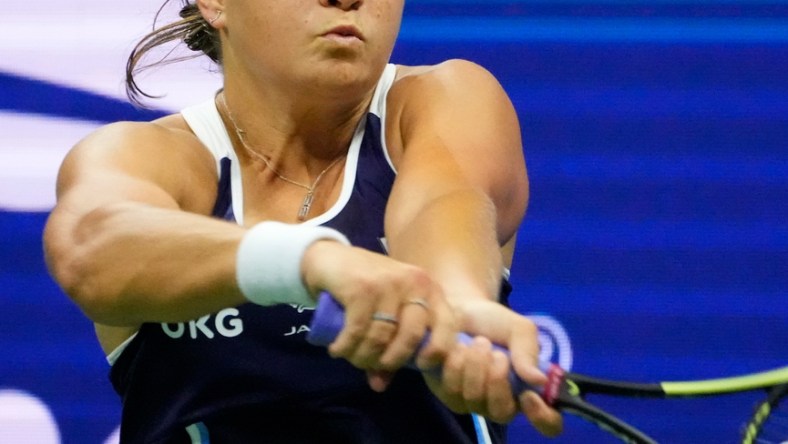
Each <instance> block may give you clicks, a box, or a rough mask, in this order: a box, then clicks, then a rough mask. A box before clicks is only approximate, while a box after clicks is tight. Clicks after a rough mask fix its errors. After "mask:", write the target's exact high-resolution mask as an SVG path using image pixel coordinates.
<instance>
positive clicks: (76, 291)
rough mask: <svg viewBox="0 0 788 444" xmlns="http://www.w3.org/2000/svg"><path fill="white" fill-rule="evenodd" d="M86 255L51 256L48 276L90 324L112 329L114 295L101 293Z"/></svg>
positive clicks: (73, 253)
mask: <svg viewBox="0 0 788 444" xmlns="http://www.w3.org/2000/svg"><path fill="white" fill-rule="evenodd" d="M84 257H85V254H84V253H80V252H71V253H70V254H68V255H48V260H47V262H48V266H49V272H50V274H51V276H52V278H53V279H54V280H55V282H57V284H58V285H59V286H60V288H61V290H63V292H64V293H65V294H66V296H68V297H69V299H71V301H72V302H74V304H76V305H77V306H78V307H79V309H80V310H81V311H82V313H84V314H85V316H86V317H88V318H89V319H90V320H91V321H93V322H97V323H101V324H107V325H112V324H114V323H116V322H113V317H114V316H113V315H112V310H111V307H112V306H113V304H112V303H111V300H112V299H113V297H112V294H110V293H109V292H107V291H106V289H105V290H104V291H99V288H100V287H101V286H100V285H99V284H98V282H97V281H98V278H97V277H96V276H95V274H94V273H93V272H92V271H91V269H92V267H91V265H90V263H89V262H88V261H86V260H85V259H84Z"/></svg>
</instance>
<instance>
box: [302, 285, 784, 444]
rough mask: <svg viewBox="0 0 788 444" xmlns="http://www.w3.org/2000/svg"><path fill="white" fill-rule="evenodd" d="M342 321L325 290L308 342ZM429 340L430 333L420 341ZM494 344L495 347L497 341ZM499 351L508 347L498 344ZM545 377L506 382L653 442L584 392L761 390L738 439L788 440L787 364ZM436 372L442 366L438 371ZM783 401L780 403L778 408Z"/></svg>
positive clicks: (745, 443)
mask: <svg viewBox="0 0 788 444" xmlns="http://www.w3.org/2000/svg"><path fill="white" fill-rule="evenodd" d="M343 324H344V310H343V309H342V306H340V305H339V303H337V302H336V300H334V298H332V297H331V295H330V294H328V293H326V292H323V293H322V294H321V295H320V298H319V300H318V305H317V308H316V309H315V313H314V317H313V319H312V323H311V325H310V331H309V333H308V335H307V341H308V342H309V343H311V344H314V345H320V346H327V345H328V344H330V343H331V342H333V341H334V339H335V338H336V336H337V335H338V334H339V332H340V331H341V330H342V326H343ZM457 339H458V341H460V342H463V343H470V342H471V341H472V338H471V337H470V336H469V335H467V334H465V333H460V334H459V335H458V338H457ZM428 340H429V334H428V336H427V337H425V338H424V340H423V341H422V345H423V344H426V343H427V341H428ZM496 347H497V346H496ZM498 348H499V349H501V350H502V351H504V352H506V350H505V349H504V348H502V347H498ZM541 367H542V370H543V371H544V372H545V374H546V375H547V379H548V382H547V384H546V385H545V386H544V387H532V386H530V385H529V384H527V383H526V382H524V381H522V380H521V379H520V378H519V377H518V376H517V374H516V373H515V372H514V370H510V371H509V382H510V384H511V386H512V392H513V393H514V394H515V395H518V394H520V393H522V392H523V391H524V390H534V391H537V392H539V393H540V394H541V396H542V398H543V399H544V400H545V402H547V404H549V405H550V406H552V407H554V408H556V409H558V410H561V411H563V412H566V413H570V414H574V415H577V416H579V417H581V418H583V419H585V420H587V421H590V422H592V423H594V424H596V425H597V426H599V428H601V429H602V430H604V431H606V432H608V433H610V434H612V435H614V436H616V437H618V438H619V439H620V440H621V441H623V442H626V443H632V444H655V443H656V441H655V440H654V439H652V438H650V437H649V436H648V435H646V434H645V433H644V432H642V431H640V430H638V429H636V428H635V427H633V426H631V425H629V424H627V423H626V422H624V421H622V420H621V419H619V418H617V417H615V416H613V415H612V414H610V413H608V412H606V411H604V410H602V409H600V408H599V407H596V406H594V405H593V404H591V403H589V402H588V401H586V400H585V396H586V395H588V394H600V395H615V396H630V397H650V398H674V397H700V396H715V395H722V394H728V393H736V392H743V391H750V390H765V391H766V394H767V395H766V398H765V399H764V400H763V401H762V402H761V403H759V404H758V406H757V407H756V409H755V413H754V414H753V416H752V417H751V418H750V420H749V422H748V423H747V425H746V427H745V428H744V433H743V435H744V436H743V438H742V441H741V442H742V444H756V443H759V444H766V443H783V444H784V443H788V409H786V404H788V400H786V399H785V398H786V394H787V393H788V366H785V367H781V368H778V369H774V370H770V371H764V372H759V373H753V374H749V375H743V376H737V377H731V378H721V379H710V380H700V381H682V382H660V383H645V384H643V383H632V382H624V381H614V380H608V379H599V378H594V377H590V376H586V375H582V374H578V373H570V372H567V371H564V370H563V369H562V368H561V367H559V366H558V365H556V364H551V363H543V364H541ZM436 371H437V372H440V370H439V369H438V370H436ZM781 402H782V403H783V405H782V407H781Z"/></svg>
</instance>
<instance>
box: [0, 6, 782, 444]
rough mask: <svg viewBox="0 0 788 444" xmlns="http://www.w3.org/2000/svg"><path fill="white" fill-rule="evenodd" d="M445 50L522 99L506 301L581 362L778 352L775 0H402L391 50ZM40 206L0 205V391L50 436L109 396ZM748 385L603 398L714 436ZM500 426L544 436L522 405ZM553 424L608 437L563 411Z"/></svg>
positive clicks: (86, 99) (55, 91) (749, 366)
mask: <svg viewBox="0 0 788 444" xmlns="http://www.w3.org/2000/svg"><path fill="white" fill-rule="evenodd" d="M373 1H374V0H373ZM453 57H458V58H465V59H470V60H473V61H476V62H477V63H480V64H481V65H483V66H485V67H487V68H488V69H489V70H490V71H492V72H493V73H494V74H495V75H496V76H497V77H498V78H499V80H500V81H501V82H502V84H503V85H504V87H505V88H506V90H507V91H508V93H509V94H510V96H511V98H512V100H513V102H514V104H515V106H516V108H517V110H518V113H519V116H520V119H521V125H522V128H523V137H524V142H525V152H526V158H527V163H528V167H529V174H530V178H531V203H530V207H529V211H528V215H527V218H526V220H525V223H524V224H523V225H522V228H521V230H520V233H519V243H518V250H517V255H516V259H515V267H514V269H513V272H512V276H513V278H512V279H513V283H514V285H515V293H514V296H513V299H512V303H513V305H514V307H515V308H516V309H517V310H519V311H521V312H523V313H546V314H549V315H550V316H552V317H554V318H556V319H557V320H559V321H560V322H561V323H562V324H563V326H564V328H565V329H566V330H567V332H568V333H569V336H570V338H571V340H572V348H573V350H574V367H573V370H575V371H578V372H583V373H590V374H595V375H601V376H607V377H611V378H627V379H634V380H671V379H672V380H681V379H696V378H708V377H718V376H723V375H729V374H738V373H744V372H752V371H757V370H762V369H766V368H771V367H777V366H782V365H785V364H786V363H787V362H786V361H788V349H787V347H788V178H787V177H788V74H787V73H788V3H786V2H778V1H774V2H765V1H764V2H758V1H738V2H736V1H718V2H711V1H708V2H704V1H630V2H625V1H612V0H611V1H596V2H594V1H579V0H578V1H561V0H554V1H533V0H532V1H494V0H477V1H473V0H464V1H460V0H453V1H448V0H446V1H440V0H420V1H419V0H409V2H408V4H407V7H406V18H405V21H404V23H403V30H402V34H401V39H400V42H399V44H398V46H397V48H396V50H395V54H394V61H395V62H398V63H405V64H421V63H425V64H426V63H436V62H439V61H442V60H444V59H447V58H453ZM0 88H1V89H2V90H3V91H4V94H3V95H0V109H2V110H10V111H14V112H22V113H34V114H43V115H48V116H56V117H67V118H74V119H80V120H86V121H96V122H110V121H114V120H118V119H132V120H145V119H149V118H151V117H154V116H156V115H159V111H146V112H142V111H138V110H135V109H133V108H132V107H130V106H129V105H127V104H125V103H123V102H121V101H118V100H115V99H111V98H107V97H101V96H97V95H95V94H92V93H89V92H85V91H79V90H74V89H71V88H67V87H63V86H59V85H57V84H50V83H44V82H40V81H36V80H33V79H28V78H24V77H20V76H17V75H14V74H11V73H2V72H0ZM45 99H46V100H45ZM162 111H164V110H162ZM0 149H6V148H4V147H0ZM20 192H23V190H20ZM46 216H47V215H46V214H45V213H21V212H10V211H0V233H2V235H0V297H1V298H2V309H0V350H2V358H3V359H2V360H0V387H13V388H18V389H22V390H25V391H28V392H30V393H33V394H35V395H36V396H38V397H39V398H41V399H43V400H44V401H45V402H46V403H47V404H48V405H49V407H50V408H51V409H52V411H53V413H54V414H55V416H56V418H57V420H58V425H59V427H60V430H61V434H62V436H63V442H65V443H93V442H96V443H98V442H103V440H104V439H105V438H106V437H107V436H108V435H109V434H110V433H111V432H112V430H114V428H115V427H116V426H117V423H118V414H119V403H118V400H117V399H116V397H115V395H114V394H113V393H112V391H111V388H110V386H109V383H108V381H107V379H106V372H107V366H106V363H105V361H104V359H103V356H102V353H101V351H100V349H99V348H98V345H97V344H96V342H95V340H94V337H93V331H92V327H91V325H90V323H89V322H88V321H87V320H86V319H85V318H84V317H83V316H82V315H81V313H80V312H79V311H78V310H77V309H76V308H75V307H74V306H73V305H72V304H71V303H70V302H69V301H68V299H67V298H66V297H65V296H64V295H63V294H62V293H61V292H60V290H59V289H58V288H57V286H56V285H55V284H54V283H53V282H52V281H51V280H50V278H49V277H48V275H47V273H46V269H45V266H44V263H43V257H42V253H41V241H40V236H41V230H42V227H43V224H44V221H45V219H46ZM755 399H756V397H755V396H754V395H753V394H747V395H735V396H730V397H726V398H724V399H723V400H672V401H667V402H663V401H654V400H599V402H600V404H602V405H603V406H605V407H606V408H609V409H610V410H613V411H615V412H618V413H620V414H621V416H623V417H625V418H627V419H628V420H629V421H630V422H632V423H633V424H636V425H637V426H639V427H641V428H642V429H644V430H646V431H648V432H649V433H650V434H652V435H653V436H654V437H655V438H656V439H657V440H659V441H660V442H668V443H727V442H735V441H736V437H737V434H738V433H739V428H740V426H741V424H743V423H744V421H745V420H746V417H747V416H748V415H749V413H750V411H751V408H752V405H753V403H754V401H755ZM511 442H513V443H520V442H543V441H542V439H541V438H539V437H538V435H536V434H535V433H534V432H533V431H531V430H530V428H529V427H528V426H527V425H526V424H525V421H523V420H521V419H518V420H517V421H515V423H514V424H513V428H512V439H511ZM550 442H556V443H579V442H594V443H605V442H614V441H613V440H612V439H610V438H607V437H606V436H605V435H604V434H602V433H601V432H599V431H597V430H596V429H595V428H594V427H593V426H590V425H587V424H585V423H583V422H581V421H579V420H575V419H573V418H567V422H566V431H565V434H564V435H563V436H562V437H561V438H559V439H557V440H555V441H550Z"/></svg>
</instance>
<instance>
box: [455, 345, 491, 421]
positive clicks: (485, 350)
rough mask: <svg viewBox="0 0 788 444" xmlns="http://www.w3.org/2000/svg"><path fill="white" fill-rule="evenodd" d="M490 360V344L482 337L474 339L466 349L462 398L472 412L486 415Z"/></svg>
mask: <svg viewBox="0 0 788 444" xmlns="http://www.w3.org/2000/svg"><path fill="white" fill-rule="evenodd" d="M491 359H492V344H491V343H490V340H489V339H487V338H484V337H480V336H479V337H476V338H474V339H473V341H472V342H471V346H470V347H469V348H468V353H467V355H466V357H465V367H464V369H463V379H462V396H463V398H464V399H465V404H466V405H467V406H468V409H470V410H471V411H472V412H476V413H479V414H482V415H486V414H487V411H486V410H487V397H486V396H485V394H486V388H487V370H488V366H489V365H490V361H491Z"/></svg>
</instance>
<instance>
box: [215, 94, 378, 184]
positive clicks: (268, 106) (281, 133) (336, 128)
mask: <svg viewBox="0 0 788 444" xmlns="http://www.w3.org/2000/svg"><path fill="white" fill-rule="evenodd" d="M242 84H243V85H245V86H243V87H242V86H241V85H242ZM249 84H250V82H236V81H233V79H226V81H225V89H224V91H223V92H222V93H221V96H222V97H220V98H221V99H223V101H224V103H226V109H225V110H224V111H225V114H226V113H227V111H228V110H229V112H230V114H231V115H232V117H233V120H234V121H235V124H236V125H237V126H238V127H239V128H240V129H242V130H243V131H244V133H245V136H246V140H245V141H246V143H247V145H248V146H249V148H251V149H253V150H254V151H256V152H257V153H259V154H261V155H264V156H266V157H267V158H268V159H269V160H270V161H271V163H272V164H273V165H275V166H276V167H277V169H278V170H279V171H283V172H289V173H290V175H293V176H296V175H300V176H303V173H304V169H306V170H307V171H306V173H307V175H308V176H309V177H312V178H314V175H315V174H317V173H319V171H321V170H322V169H323V168H324V167H325V166H326V165H327V163H330V162H332V161H333V160H334V159H336V158H337V157H339V156H341V155H343V154H344V153H346V152H347V148H348V146H349V144H350V141H351V139H352V137H353V134H354V133H355V130H356V127H357V126H358V123H359V122H360V120H361V119H362V118H363V117H364V116H365V114H366V111H367V108H368V106H369V102H370V100H371V98H372V94H373V93H374V85H373V87H372V88H370V89H369V91H366V92H365V93H363V94H358V93H354V94H350V95H342V96H340V95H338V94H336V95H334V96H333V97H332V96H331V95H329V94H326V95H323V96H321V95H316V94H307V93H304V92H302V91H301V90H299V89H298V88H279V87H276V86H271V87H268V88H266V87H258V88H249V87H246V85H249ZM253 84H255V85H260V84H261V83H260V82H256V83H253ZM291 91H296V92H291ZM220 108H221V106H220ZM225 117H227V116H225ZM226 123H230V124H232V122H226ZM285 174H286V173H285Z"/></svg>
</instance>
